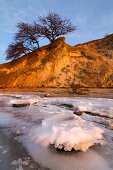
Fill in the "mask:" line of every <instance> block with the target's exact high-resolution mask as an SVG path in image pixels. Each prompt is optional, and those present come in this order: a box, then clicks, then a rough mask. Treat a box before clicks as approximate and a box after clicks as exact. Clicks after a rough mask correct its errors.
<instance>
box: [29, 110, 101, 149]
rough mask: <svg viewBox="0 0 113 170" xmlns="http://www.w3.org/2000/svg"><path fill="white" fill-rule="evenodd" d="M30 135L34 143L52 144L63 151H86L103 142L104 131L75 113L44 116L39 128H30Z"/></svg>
mask: <svg viewBox="0 0 113 170" xmlns="http://www.w3.org/2000/svg"><path fill="white" fill-rule="evenodd" d="M31 133H32V135H31V137H32V139H33V140H34V142H35V143H36V144H40V145H42V146H49V145H51V144H52V145H53V146H54V147H55V148H59V149H64V150H65V151H71V150H72V149H74V150H81V151H86V150H87V149H88V148H89V147H90V146H92V145H94V144H96V143H100V144H103V143H104V140H103V135H102V134H103V133H104V131H103V130H102V129H101V128H99V127H96V126H95V125H94V124H93V123H89V122H87V121H85V120H83V119H82V118H80V117H78V116H77V115H73V114H71V113H70V114H66V113H63V114H59V115H56V116H55V115H54V116H51V117H49V118H46V119H45V120H43V121H42V126H41V127H40V128H35V129H32V130H31Z"/></svg>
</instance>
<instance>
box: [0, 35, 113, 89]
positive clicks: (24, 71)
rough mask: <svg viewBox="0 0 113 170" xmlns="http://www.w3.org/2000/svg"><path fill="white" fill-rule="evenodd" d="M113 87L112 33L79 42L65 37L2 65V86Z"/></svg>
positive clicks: (0, 69)
mask: <svg viewBox="0 0 113 170" xmlns="http://www.w3.org/2000/svg"><path fill="white" fill-rule="evenodd" d="M78 85H79V86H84V87H113V34H111V35H110V36H108V37H106V38H104V39H99V40H95V41H91V42H88V43H85V44H80V45H77V46H74V47H72V46H69V45H68V44H66V43H65V38H64V37H62V38H59V39H57V40H55V42H54V43H52V44H49V45H47V46H44V47H41V48H39V49H37V50H36V51H34V52H33V53H30V54H28V55H26V56H23V57H21V58H19V59H17V60H14V61H11V62H9V63H6V64H1V65H0V87H1V88H5V87H24V88H25V87H70V86H71V87H76V86H78Z"/></svg>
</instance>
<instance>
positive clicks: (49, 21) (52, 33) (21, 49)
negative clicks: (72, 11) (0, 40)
mask: <svg viewBox="0 0 113 170" xmlns="http://www.w3.org/2000/svg"><path fill="white" fill-rule="evenodd" d="M17 29H18V31H17V33H15V36H14V42H13V43H11V44H9V46H8V49H7V50H6V59H7V60H9V59H16V58H19V57H21V56H22V55H23V54H27V53H29V52H31V51H33V50H35V49H36V48H39V39H40V38H47V39H48V40H49V41H50V42H51V43H52V42H53V41H54V40H55V39H56V38H58V37H59V36H61V35H66V34H68V33H71V32H74V31H75V30H76V29H77V27H76V26H73V25H72V24H71V21H70V19H65V18H64V19H62V18H61V16H60V15H58V14H56V13H49V14H48V15H47V16H45V17H44V16H39V17H38V19H37V20H36V21H34V22H33V23H32V24H30V23H24V22H20V23H18V24H17Z"/></svg>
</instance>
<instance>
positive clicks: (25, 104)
mask: <svg viewBox="0 0 113 170" xmlns="http://www.w3.org/2000/svg"><path fill="white" fill-rule="evenodd" d="M29 105H30V104H29V103H23V104H12V107H26V106H29Z"/></svg>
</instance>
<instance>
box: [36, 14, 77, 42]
mask: <svg viewBox="0 0 113 170" xmlns="http://www.w3.org/2000/svg"><path fill="white" fill-rule="evenodd" d="M38 20H39V23H40V25H41V30H40V31H41V32H40V34H41V35H42V36H43V37H45V38H48V39H49V41H50V42H53V41H54V40H55V39H56V38H57V37H59V36H61V35H66V34H68V33H71V32H74V31H75V30H76V29H77V26H73V25H72V24H71V21H70V19H62V18H61V17H60V15H58V14H56V13H49V14H48V15H47V16H46V17H42V16H40V17H38Z"/></svg>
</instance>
